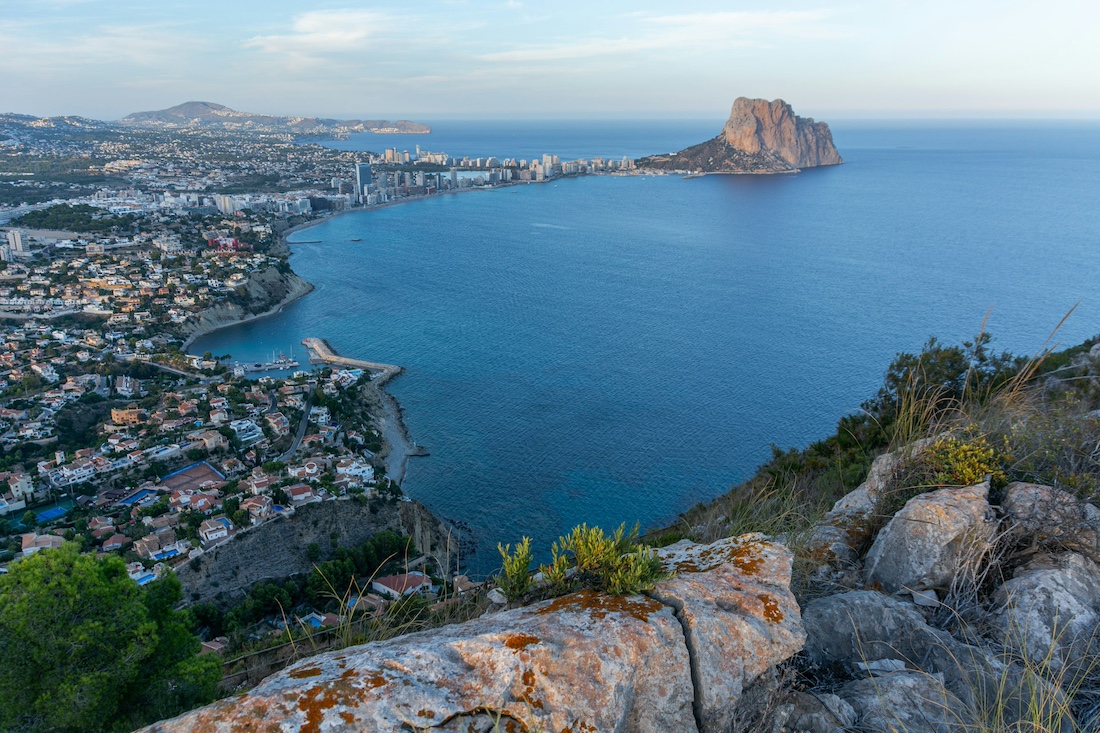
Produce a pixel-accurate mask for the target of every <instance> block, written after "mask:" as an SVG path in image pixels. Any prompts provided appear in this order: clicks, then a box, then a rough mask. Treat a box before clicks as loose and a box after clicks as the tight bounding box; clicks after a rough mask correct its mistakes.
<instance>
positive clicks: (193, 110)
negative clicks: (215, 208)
mask: <svg viewBox="0 0 1100 733" xmlns="http://www.w3.org/2000/svg"><path fill="white" fill-rule="evenodd" d="M119 123H120V124H122V125H127V126H130V127H153V128H161V129H177V128H193V127H202V128H208V129H209V128H213V129H224V130H245V131H247V130H254V131H256V132H287V133H292V134H295V135H345V134H348V133H352V132H375V133H405V134H410V133H412V134H416V133H421V134H426V133H429V132H431V131H432V130H431V128H430V127H428V126H427V125H422V124H420V123H419V122H410V121H408V120H398V121H397V122H390V121H389V120H333V119H325V118H320V117H279V116H275V115H260V114H253V113H251V112H238V111H237V110H235V109H230V108H229V107H226V106H225V105H221V104H214V103H213V102H185V103H183V104H178V105H176V106H175V107H169V108H168V109H162V110H158V111H155V112H134V113H133V114H129V115H126V116H125V117H123V118H122V119H121V120H119Z"/></svg>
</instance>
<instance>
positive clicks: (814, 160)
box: [637, 97, 844, 173]
mask: <svg viewBox="0 0 1100 733" xmlns="http://www.w3.org/2000/svg"><path fill="white" fill-rule="evenodd" d="M843 162H844V161H843V160H842V159H841V157H840V154H839V153H838V152H837V151H836V147H835V146H834V145H833V135H832V133H831V132H830V131H829V126H828V125H827V124H825V123H824V122H814V121H813V119H811V118H809V117H799V116H798V115H796V114H795V113H794V110H793V109H791V105H789V104H787V103H786V102H784V101H783V100H782V99H776V100H774V101H772V102H769V101H767V100H766V99H748V98H747V97H738V98H737V100H736V101H735V102H734V103H733V109H732V110H731V112H730V117H729V120H727V121H726V125H725V127H723V128H722V132H721V133H720V134H719V135H718V136H717V137H715V138H714V139H713V140H708V141H707V142H705V143H700V144H699V145H693V146H692V147H690V148H685V149H684V150H681V151H680V152H678V153H670V154H668V155H654V156H650V157H648V158H642V159H640V160H638V161H637V165H638V166H639V167H641V168H654V169H661V170H682V171H694V172H702V173H792V172H796V171H798V170H801V169H802V168H814V167H816V166H821V165H839V164H840V163H843Z"/></svg>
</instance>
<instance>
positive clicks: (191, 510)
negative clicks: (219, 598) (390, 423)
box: [0, 370, 379, 579]
mask: <svg viewBox="0 0 1100 733" xmlns="http://www.w3.org/2000/svg"><path fill="white" fill-rule="evenodd" d="M363 377H364V374H363V373H362V372H361V371H358V370H336V371H325V372H322V373H304V372H303V373H300V374H298V375H297V376H295V377H293V378H290V379H286V380H275V379H271V378H262V379H260V380H258V381H256V382H250V381H244V380H233V379H219V380H215V381H214V382H212V383H211V384H197V385H194V384H192V385H190V386H187V387H183V388H180V387H174V388H172V389H168V388H166V387H167V386H168V385H169V384H172V383H171V382H165V381H164V380H162V379H159V378H154V379H151V380H135V379H132V378H129V377H116V378H115V379H114V380H111V381H109V382H107V383H104V382H103V381H102V380H101V379H99V378H98V377H95V378H92V379H88V380H80V381H76V382H73V384H78V385H80V388H79V389H72V390H71V392H72V393H73V395H75V397H74V401H79V400H80V397H81V396H83V395H86V394H93V393H95V394H106V396H107V398H108V399H110V403H109V404H115V403H118V402H122V403H123V404H121V405H120V406H118V407H111V408H110V409H109V410H108V411H107V412H106V416H105V419H104V420H103V421H102V422H100V423H98V424H97V425H95V427H94V429H93V430H90V431H89V435H88V440H87V441H86V442H87V443H88V445H87V446H85V447H81V448H78V449H75V450H72V451H70V452H65V451H63V450H53V451H52V452H47V454H46V455H44V456H42V457H41V459H40V460H38V461H37V462H36V463H35V465H34V467H33V469H32V470H30V471H18V472H7V473H0V480H2V481H3V482H4V483H3V485H2V486H0V488H3V489H6V491H0V518H3V519H4V520H5V522H6V524H5V527H6V528H7V529H8V530H9V531H12V530H14V531H16V533H17V534H18V536H19V547H18V549H16V548H15V547H11V546H10V545H9V550H10V551H14V555H13V557H12V558H11V559H18V557H20V556H26V555H27V554H33V553H34V552H37V551H39V550H41V549H43V548H47V547H53V546H56V545H58V543H59V542H61V541H64V540H66V539H68V540H73V539H77V540H78V541H81V542H82V543H83V546H84V547H85V549H86V550H90V551H96V552H100V553H119V554H122V555H124V556H125V557H126V558H127V559H128V560H130V561H131V562H133V563H139V564H140V565H141V568H142V573H144V575H149V573H152V575H151V576H150V579H151V578H152V577H155V575H156V572H163V571H164V569H166V568H168V567H171V566H173V565H175V564H177V563H179V562H184V561H186V560H187V559H189V558H191V557H194V556H196V555H197V554H201V553H202V552H203V551H204V550H205V549H209V548H210V547H211V546H213V545H217V544H220V543H221V542H225V541H226V540H228V539H230V538H231V537H233V536H234V535H236V534H237V533H238V532H240V531H243V530H245V529H248V528H251V527H255V526H257V525H260V524H263V523H265V522H268V521H273V520H275V519H277V518H278V517H279V516H283V515H287V514H290V513H293V512H294V511H295V509H296V508H297V507H300V506H302V505H304V504H308V503H313V502H320V501H335V500H338V499H343V498H349V497H352V496H355V495H360V496H364V497H366V498H370V497H372V496H373V495H374V494H375V493H376V491H377V487H378V481H379V477H378V476H376V468H375V464H374V461H373V460H372V459H373V456H374V454H373V452H372V450H371V449H370V448H368V447H367V445H368V444H372V443H374V441H377V436H376V435H373V434H372V433H370V432H369V429H364V427H363V426H343V425H340V424H338V423H334V421H333V420H332V419H331V418H332V416H331V415H330V414H328V411H327V410H314V409H309V408H308V406H307V405H308V403H303V398H304V396H305V395H309V394H313V393H314V392H319V393H321V394H324V395H327V396H329V397H332V398H333V399H340V398H341V396H342V392H343V391H344V390H345V389H346V388H347V387H350V386H353V385H356V384H358V383H359V380H360V379H362V378H363ZM67 384H69V383H67ZM97 390H100V391H97ZM120 390H121V391H125V392H127V393H129V395H130V396H133V397H140V398H141V400H140V402H141V404H140V405H139V404H138V403H137V402H134V403H125V402H124V401H120V400H117V399H114V398H117V397H121V396H123V395H122V392H121V391H120ZM146 392H148V393H149V394H148V395H147V396H145V397H141V395H143V394H145V393H146ZM24 402H29V403H30V404H29V406H28V407H27V408H26V409H21V410H14V409H12V408H4V413H3V417H4V418H5V420H6V425H7V426H8V429H9V431H10V430H13V429H17V428H18V427H19V426H21V425H23V424H26V423H28V422H31V421H41V420H43V419H45V420H49V419H50V417H56V416H57V414H58V413H57V412H55V411H52V410H50V409H49V408H46V407H45V406H44V405H43V404H42V401H41V400H40V399H38V398H37V397H36V398H35V399H32V400H24V401H21V404H23V403H24ZM273 415H281V416H284V419H290V420H293V422H294V424H295V426H297V425H299V424H302V423H304V424H305V425H306V426H307V430H306V435H305V437H304V438H303V439H302V440H301V442H300V444H299V445H298V448H297V450H296V451H295V452H294V454H293V456H292V457H291V459H290V460H287V461H283V462H278V461H273V460H271V459H272V458H273V457H275V456H276V455H279V454H282V452H283V450H284V448H285V447H286V440H285V438H287V436H286V435H285V433H282V432H280V431H278V430H276V429H275V428H274V427H272V426H273V425H274V424H276V422H275V421H272V420H270V419H269V418H271V417H272V416H273ZM245 425H249V426H252V429H253V430H254V431H255V434H254V435H249V436H248V438H249V439H248V441H247V442H245V441H241V440H240V439H239V438H238V437H237V436H238V435H241V434H242V433H244V432H245V431H244V430H242V427H243V426H245ZM356 428H358V429H356ZM364 432H366V435H364ZM50 447H51V448H54V447H56V444H55V443H54V444H51V445H50ZM374 447H377V445H374ZM174 466H179V467H178V468H173V467H174ZM74 518H75V519H74ZM15 523H18V525H19V526H18V527H16V526H15ZM28 551H29V552H28ZM158 565H159V566H162V567H161V568H160V570H159V571H157V570H155V568H156V566H158ZM134 570H135V571H137V566H134ZM139 574H141V573H139ZM143 577H144V576H143Z"/></svg>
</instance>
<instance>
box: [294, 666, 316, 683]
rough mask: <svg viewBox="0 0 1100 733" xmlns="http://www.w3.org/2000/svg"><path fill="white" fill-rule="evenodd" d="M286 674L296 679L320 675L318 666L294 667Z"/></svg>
mask: <svg viewBox="0 0 1100 733" xmlns="http://www.w3.org/2000/svg"><path fill="white" fill-rule="evenodd" d="M287 676H288V677H291V678H293V679H296V680H304V679H306V678H307V677H320V676H321V670H320V668H319V667H306V668H305V669H296V670H294V671H293V672H288V673H287Z"/></svg>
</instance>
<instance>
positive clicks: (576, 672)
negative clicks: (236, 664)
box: [146, 535, 804, 733]
mask: <svg viewBox="0 0 1100 733" xmlns="http://www.w3.org/2000/svg"><path fill="white" fill-rule="evenodd" d="M662 557H663V559H664V561H665V563H666V564H667V565H668V566H674V567H676V568H678V575H677V576H676V577H675V578H673V579H671V580H668V581H664V582H662V583H660V584H659V585H658V587H657V588H656V589H655V590H654V591H653V592H652V593H651V594H650V596H630V597H613V596H609V595H604V594H598V593H594V592H591V591H581V592H579V593H573V594H571V595H568V596H563V597H561V598H557V599H554V600H550V601H544V602H542V603H537V604H534V605H531V606H527V607H524V608H519V609H514V610H511V611H505V612H502V613H498V614H493V615H491V616H485V617H482V618H479V619H475V620H473V621H469V622H467V623H464V624H458V625H454V626H446V627H443V628H440V629H434V630H431V631H424V632H420V633H417V634H410V635H408V636H403V637H398V638H396V639H391V640H389V641H385V642H376V643H371V644H366V645H363V646H359V647H353V648H349V649H345V650H342V651H340V652H332V653H327V654H320V655H317V656H314V657H310V658H308V659H305V660H302V661H301V662H298V663H297V664H295V665H293V666H291V667H289V668H287V669H285V670H283V671H282V672H279V673H277V674H275V675H272V676H271V677H269V678H267V679H266V680H264V681H263V682H262V683H260V684H259V685H258V686H257V687H255V688H253V689H252V690H249V691H248V692H246V693H244V694H242V695H239V696H237V697H234V698H230V699H227V700H223V701H220V702H217V703H214V704H213V705H210V706H208V707H205V708H201V709H199V710H196V711H193V712H191V713H188V714H186V715H183V716H180V717H178V718H175V719H173V720H169V721H164V722H161V723H157V724H155V725H153V726H150V727H149V728H147V729H146V730H148V731H164V732H165V733H168V732H169V731H170V732H172V733H183V732H185V731H186V732H189V733H200V732H201V733H214V732H216V731H240V730H301V731H305V732H307V733H309V732H310V731H312V732H314V733H319V732H320V731H326V732H328V731H333V732H335V731H363V730H378V731H389V730H431V731H435V730H438V731H485V730H492V729H494V727H495V726H498V727H499V729H500V730H514V731H554V732H555V733H558V732H559V731H573V732H577V733H579V732H581V731H585V732H588V733H593V732H595V731H621V732H623V733H628V732H632V731H637V732H639V733H643V732H649V731H652V732H653V733H657V732H658V731H693V730H700V729H701V730H702V731H703V733H709V731H719V730H725V729H726V727H728V725H726V724H727V723H728V720H730V719H731V718H730V717H729V715H730V711H731V710H732V709H733V708H735V706H736V702H737V699H738V697H739V696H740V693H741V690H742V689H743V687H744V686H746V685H748V684H749V683H750V682H751V681H752V680H754V679H755V678H756V677H758V676H759V675H760V674H762V673H763V672H765V671H767V670H768V669H769V668H770V667H772V666H774V665H775V664H776V663H778V662H780V661H783V660H784V659H786V658H788V657H789V656H791V655H793V654H794V653H795V652H797V651H798V649H799V648H800V647H801V644H802V641H803V638H804V635H803V633H802V629H801V622H800V619H799V613H798V607H797V606H796V605H795V602H794V598H793V596H792V595H791V593H790V590H789V588H788V585H789V581H790V567H791V556H790V553H789V552H788V551H787V550H786V549H785V548H782V547H780V546H778V545H775V544H772V543H769V542H767V541H766V540H764V539H763V538H762V537H760V536H758V535H749V536H746V537H741V538H732V539H728V540H723V541H721V542H718V543H715V544H713V545H691V544H689V543H681V544H679V545H676V546H674V547H673V548H666V550H664V551H663V554H662ZM724 725H726V727H724Z"/></svg>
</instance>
